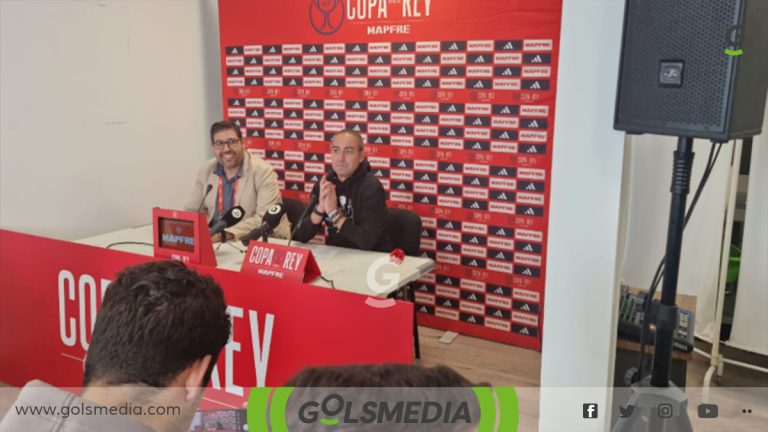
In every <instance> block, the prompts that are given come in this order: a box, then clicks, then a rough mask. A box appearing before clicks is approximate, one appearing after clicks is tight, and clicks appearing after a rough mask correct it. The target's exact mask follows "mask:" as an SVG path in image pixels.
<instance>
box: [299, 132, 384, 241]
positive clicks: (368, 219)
mask: <svg viewBox="0 0 768 432" xmlns="http://www.w3.org/2000/svg"><path fill="white" fill-rule="evenodd" d="M331 166H332V168H333V171H331V173H330V174H329V175H328V176H323V178H322V180H320V182H319V183H317V184H315V186H314V188H313V189H312V195H318V201H317V205H316V206H315V208H314V209H312V213H310V215H309V216H308V217H307V219H305V220H304V221H302V223H301V226H300V227H299V229H298V230H297V231H296V234H295V235H294V238H296V240H298V241H302V242H306V241H308V240H309V239H311V238H312V237H314V236H315V234H317V233H318V232H319V231H320V230H321V229H322V228H323V226H325V227H326V228H327V235H328V239H327V243H328V244H329V245H333V246H341V247H347V248H354V249H363V250H376V251H381V252H389V250H390V249H391V246H390V241H389V237H388V236H387V233H386V230H385V218H386V216H387V205H386V203H385V195H384V188H383V187H382V186H381V182H379V179H377V178H376V176H374V175H373V174H371V173H370V170H371V166H370V164H369V163H368V161H366V160H365V152H364V149H363V138H362V137H361V136H360V134H359V133H357V132H355V131H352V130H349V129H344V130H342V131H340V132H338V133H337V134H336V135H334V136H333V138H332V139H331Z"/></svg>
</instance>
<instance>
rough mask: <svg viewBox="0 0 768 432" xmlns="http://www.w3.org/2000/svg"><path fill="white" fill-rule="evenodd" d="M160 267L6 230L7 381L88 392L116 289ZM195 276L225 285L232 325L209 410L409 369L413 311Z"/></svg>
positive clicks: (287, 286)
mask: <svg viewBox="0 0 768 432" xmlns="http://www.w3.org/2000/svg"><path fill="white" fill-rule="evenodd" d="M155 259H156V258H152V257H147V256H142V255H135V254H131V253H126V252H119V251H113V250H108V249H102V248H98V247H93V246H86V245H80V244H76V243H71V242H66V241H60V240H52V239H48V238H43V237H36V236H31V235H26V234H20V233H15V232H12V231H5V230H0V269H2V270H1V271H0V292H2V296H3V299H2V301H0V381H2V382H5V383H7V384H10V385H13V386H22V385H23V384H24V383H26V382H27V381H29V380H32V379H42V380H43V381H46V382H48V383H51V384H53V385H56V386H59V387H79V386H81V385H82V379H83V358H84V356H85V352H86V350H87V349H88V346H89V343H90V341H91V330H92V326H93V323H94V320H95V318H96V312H97V310H98V306H99V305H100V304H101V299H102V297H103V294H104V292H105V290H106V289H108V286H109V283H110V281H111V280H112V279H114V277H115V274H116V272H117V271H118V270H120V269H122V268H124V267H126V266H130V265H135V264H139V263H143V262H147V261H151V260H155ZM192 267H194V268H195V269H196V270H197V271H198V272H200V273H202V274H210V275H211V276H212V277H213V278H214V279H215V280H217V281H218V282H219V283H220V285H221V287H222V289H223V290H224V297H225V299H226V301H227V305H228V307H229V313H230V316H231V317H232V321H233V334H232V338H231V340H230V342H229V343H228V344H227V346H226V347H225V348H224V349H223V350H222V352H221V353H220V355H219V360H218V363H217V365H216V369H215V371H214V374H213V377H212V380H211V387H212V389H209V391H207V392H206V398H207V399H208V400H209V401H219V402H223V403H225V404H227V405H228V406H230V405H231V406H240V404H239V402H241V401H242V397H247V396H248V392H247V391H245V390H244V389H247V388H249V387H253V386H257V385H258V386H265V385H266V386H279V385H281V384H283V383H284V382H285V381H286V380H287V379H288V378H290V377H291V376H292V375H293V374H295V373H296V372H298V371H299V370H301V369H302V368H304V367H307V366H314V365H340V364H353V363H384V362H398V363H410V362H411V358H412V350H413V336H412V334H413V333H412V322H413V309H412V307H413V306H412V305H411V304H410V303H407V302H400V301H397V302H392V306H390V307H388V308H383V309H381V308H374V307H371V306H368V305H367V304H366V299H367V297H365V296H361V295H358V294H352V293H347V292H342V291H335V290H331V289H328V288H322V287H316V286H311V285H304V284H300V283H294V282H286V281H279V280H276V279H273V278H264V277H259V276H254V275H248V274H243V273H238V272H233V271H228V270H218V269H215V268H211V267H205V266H192ZM382 347H386V349H382ZM217 390H220V391H217Z"/></svg>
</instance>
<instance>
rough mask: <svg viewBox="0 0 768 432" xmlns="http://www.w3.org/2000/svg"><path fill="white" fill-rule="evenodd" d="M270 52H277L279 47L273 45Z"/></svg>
mask: <svg viewBox="0 0 768 432" xmlns="http://www.w3.org/2000/svg"><path fill="white" fill-rule="evenodd" d="M269 52H270V53H276V52H277V49H276V48H275V47H272V48H270V49H269Z"/></svg>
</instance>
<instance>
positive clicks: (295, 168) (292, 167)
mask: <svg viewBox="0 0 768 432" xmlns="http://www.w3.org/2000/svg"><path fill="white" fill-rule="evenodd" d="M288 169H291V170H297V169H299V166H298V165H296V164H293V165H291V166H290V168H288Z"/></svg>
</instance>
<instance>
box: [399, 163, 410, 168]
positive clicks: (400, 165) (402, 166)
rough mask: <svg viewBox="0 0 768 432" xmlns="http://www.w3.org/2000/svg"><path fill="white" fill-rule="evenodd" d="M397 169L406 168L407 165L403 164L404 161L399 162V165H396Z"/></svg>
mask: <svg viewBox="0 0 768 432" xmlns="http://www.w3.org/2000/svg"><path fill="white" fill-rule="evenodd" d="M397 167H398V168H407V167H408V165H407V164H406V163H405V161H400V163H399V164H397Z"/></svg>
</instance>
